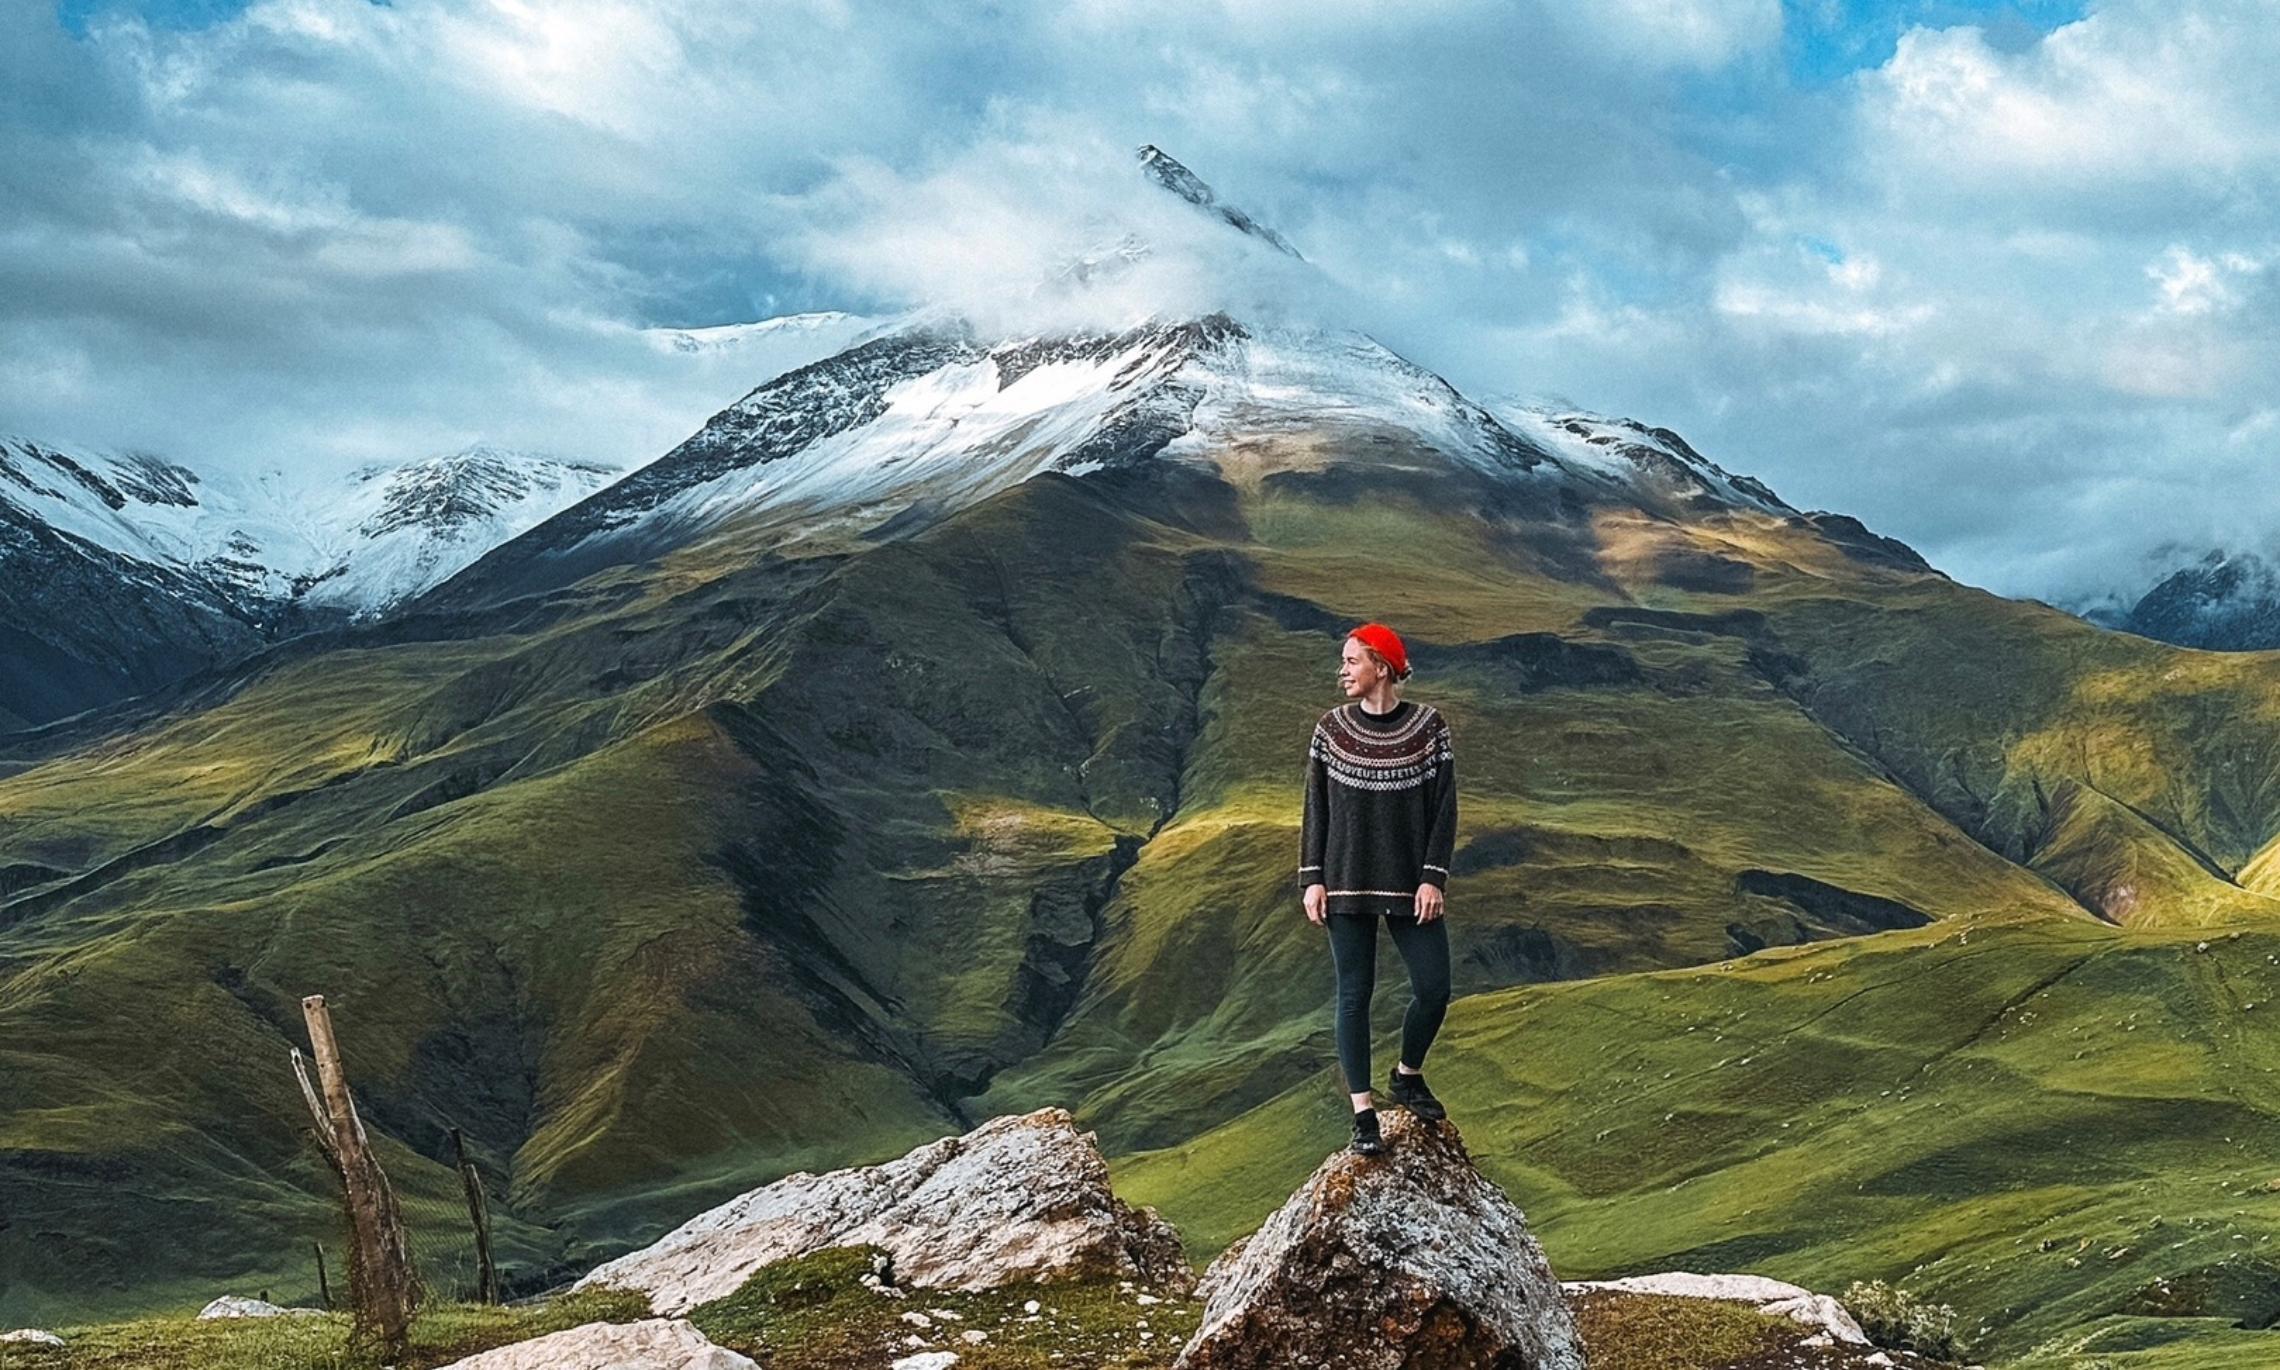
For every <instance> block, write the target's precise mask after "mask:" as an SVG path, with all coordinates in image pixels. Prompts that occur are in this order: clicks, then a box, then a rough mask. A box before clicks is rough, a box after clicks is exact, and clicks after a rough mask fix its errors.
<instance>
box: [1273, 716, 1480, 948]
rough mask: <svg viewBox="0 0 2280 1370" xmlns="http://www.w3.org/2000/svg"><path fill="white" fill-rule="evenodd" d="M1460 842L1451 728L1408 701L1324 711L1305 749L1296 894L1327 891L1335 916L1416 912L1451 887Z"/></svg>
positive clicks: (1445, 720)
mask: <svg viewBox="0 0 2280 1370" xmlns="http://www.w3.org/2000/svg"><path fill="white" fill-rule="evenodd" d="M1456 838H1457V771H1456V756H1455V754H1454V753H1453V752H1452V751H1451V749H1450V744H1449V724H1448V720H1447V719H1444V718H1443V717H1441V711H1440V710H1438V709H1436V708H1434V707H1433V706H1432V705H1430V704H1416V703H1412V702H1411V701H1409V700H1406V699H1405V700H1402V701H1401V702H1400V703H1398V704H1396V705H1394V706H1393V708H1392V709H1390V710H1388V711H1387V712H1385V713H1384V714H1372V713H1370V712H1369V711H1368V710H1366V709H1364V708H1363V707H1362V706H1361V702H1360V701H1359V700H1350V701H1348V702H1346V703H1344V704H1341V705H1339V706H1338V707H1336V708H1334V709H1331V710H1328V711H1327V712H1325V713H1324V714H1323V715H1322V717H1321V719H1320V720H1319V721H1318V722H1316V723H1315V725H1314V737H1313V740H1312V741H1311V742H1309V743H1308V744H1307V748H1306V801H1305V813H1304V817H1303V818H1302V819H1301V821H1300V824H1299V852H1298V887H1299V892H1300V893H1301V894H1304V893H1305V891H1306V887H1307V886H1309V885H1325V886H1328V889H1329V911H1330V912H1331V913H1401V914H1407V913H1414V912H1415V911H1416V907H1417V887H1418V886H1419V885H1421V884H1422V885H1437V886H1440V887H1442V888H1444V889H1445V888H1447V886H1448V882H1449V853H1450V851H1451V849H1452V848H1453V847H1454V846H1455V844H1456Z"/></svg>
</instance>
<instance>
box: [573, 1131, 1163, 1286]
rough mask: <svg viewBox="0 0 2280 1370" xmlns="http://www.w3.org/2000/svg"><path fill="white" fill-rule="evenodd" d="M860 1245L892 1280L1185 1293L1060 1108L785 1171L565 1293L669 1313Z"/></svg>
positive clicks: (1152, 1216)
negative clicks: (628, 1299) (613, 1291)
mask: <svg viewBox="0 0 2280 1370" xmlns="http://www.w3.org/2000/svg"><path fill="white" fill-rule="evenodd" d="M864 1242H869V1243H874V1244H876V1245H878V1246H882V1247H884V1248H886V1250H887V1251H888V1252H889V1253H890V1254H891V1255H892V1256H893V1259H894V1265H893V1270H892V1279H893V1281H894V1282H895V1283H896V1284H898V1285H911V1286H917V1287H922V1288H941V1289H967V1290H973V1289H990V1288H996V1287H998V1286H1001V1285H1008V1284H1020V1283H1027V1282H1034V1281H1044V1280H1055V1279H1071V1278H1084V1277H1107V1278H1112V1279H1130V1280H1133V1281H1135V1282H1138V1283H1141V1284H1144V1285H1146V1286H1147V1287H1149V1288H1153V1289H1158V1290H1161V1291H1164V1292H1166V1293H1172V1294H1186V1293H1187V1292H1189V1291H1190V1290H1191V1289H1192V1288H1193V1287H1194V1284H1195V1276H1194V1272H1193V1271H1192V1270H1190V1269H1189V1267H1188V1263H1187V1257H1186V1256H1185V1255H1184V1254H1182V1252H1181V1250H1180V1238H1179V1233H1178V1232H1177V1231H1176V1230H1174V1229H1173V1227H1172V1225H1171V1224H1170V1223H1168V1222H1165V1221H1164V1220H1163V1219H1162V1218H1160V1217H1158V1216H1157V1215H1156V1210H1155V1209H1153V1208H1139V1209H1135V1208H1133V1207H1132V1206H1130V1205H1129V1204H1126V1203H1125V1202H1124V1201H1123V1200H1121V1199H1119V1198H1117V1197H1116V1196H1115V1195H1114V1194H1113V1193H1111V1192H1110V1190H1109V1183H1108V1163H1107V1161H1105V1160H1104V1159H1102V1157H1101V1154H1100V1148H1099V1146H1098V1144H1097V1139H1096V1138H1095V1136H1094V1135H1093V1134H1092V1133H1090V1132H1079V1131H1077V1128H1076V1124H1075V1122H1074V1120H1073V1119H1072V1118H1071V1117H1070V1116H1069V1112H1068V1110H1067V1109H1062V1108H1042V1109H1039V1110H1037V1111H1036V1112H1034V1113H1026V1114H1018V1115H1009V1116H1007V1117H1003V1118H993V1119H991V1120H990V1121H988V1122H986V1123H983V1124H982V1125H981V1126H979V1127H977V1128H975V1129H974V1130H973V1131H971V1132H967V1133H965V1134H963V1135H960V1136H954V1137H944V1138H941V1139H940V1140H938V1141H933V1142H928V1143H927V1144H926V1145H924V1146H921V1147H918V1148H916V1149H915V1150H913V1151H910V1152H909V1153H907V1154H905V1155H903V1156H901V1157H899V1158H897V1159H895V1160H892V1161H887V1162H885V1163H883V1164H880V1165H872V1166H859V1167H854V1168H850V1169H846V1170H834V1171H830V1172H827V1173H825V1174H821V1175H817V1174H813V1173H810V1172H808V1171H800V1172H798V1173H796V1174H792V1175H787V1176H785V1177H784V1178H783V1179H781V1180H778V1181H776V1182H775V1183H774V1184H770V1185H763V1186H761V1187H760V1188H758V1189H755V1190H752V1191H750V1192H749V1193H746V1194H743V1195H741V1196H739V1197H737V1198H734V1199H731V1200H729V1201H728V1202H727V1203H724V1204H722V1205H720V1206H719V1207H717V1208H714V1209H711V1210H709V1211H707V1212H704V1213H700V1214H698V1215H697V1216H696V1217H694V1218H691V1219H690V1220H689V1221H688V1222H685V1223H683V1224H682V1225H681V1226H679V1227H677V1228H675V1229H674V1230H673V1231H671V1232H669V1233H667V1234H665V1236H663V1237H662V1238H660V1239H658V1241H657V1242H655V1243H654V1244H652V1245H650V1246H647V1247H644V1248H643V1249H641V1250H639V1251H635V1252H632V1253H630V1254H628V1255H624V1256H620V1257H619V1258H618V1259H616V1260H614V1261H610V1262H608V1263H607V1264H605V1265H601V1266H597V1267H595V1268H594V1269H593V1270H592V1271H590V1272H589V1273H588V1274H587V1275H586V1276H585V1277H584V1278H583V1279H580V1280H579V1281H578V1282H577V1284H576V1285H574V1286H572V1287H573V1288H574V1289H585V1288H589V1287H593V1286H608V1287H612V1288H619V1289H636V1290H640V1291H642V1292H644V1293H646V1294H648V1295H649V1301H650V1306H651V1308H652V1309H653V1310H654V1311H656V1312H658V1313H666V1314H671V1313H681V1312H686V1311H687V1310H689V1309H691V1308H694V1307H696V1306H697V1305H698V1304H701V1303H704V1302H706V1301H707V1300H710V1299H716V1298H720V1297H721V1296H723V1295H726V1294H730V1293H734V1292H735V1291H736V1289H737V1288H738V1287H740V1286H741V1285H742V1284H743V1283H744V1281H745V1280H746V1279H747V1278H749V1277H750V1276H751V1274H752V1272H753V1271H755V1270H758V1269H759V1268H760V1267H761V1266H763V1265H767V1264H768V1263H770V1262H771V1261H779V1260H784V1259H786V1258H789V1257H793V1256H804V1255H807V1254H809V1253H810V1252H814V1251H819V1250H822V1249H824V1248H826V1247H833V1246H852V1245H856V1244H859V1243H864Z"/></svg>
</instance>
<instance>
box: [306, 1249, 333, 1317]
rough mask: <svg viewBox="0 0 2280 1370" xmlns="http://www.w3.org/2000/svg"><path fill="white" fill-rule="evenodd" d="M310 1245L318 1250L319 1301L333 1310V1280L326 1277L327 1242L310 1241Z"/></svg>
mask: <svg viewBox="0 0 2280 1370" xmlns="http://www.w3.org/2000/svg"><path fill="white" fill-rule="evenodd" d="M309 1245H310V1246H313V1247H315V1248H316V1251H317V1301H318V1302H319V1303H322V1304H323V1305H324V1306H325V1310H326V1311H327V1312H330V1311H332V1281H330V1280H328V1279H326V1278H325V1244H324V1243H323V1242H310V1243H309Z"/></svg>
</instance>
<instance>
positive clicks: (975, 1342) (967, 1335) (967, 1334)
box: [958, 1327, 990, 1346]
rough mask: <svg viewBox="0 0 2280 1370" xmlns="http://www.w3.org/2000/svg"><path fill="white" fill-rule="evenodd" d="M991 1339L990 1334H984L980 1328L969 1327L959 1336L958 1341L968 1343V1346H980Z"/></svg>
mask: <svg viewBox="0 0 2280 1370" xmlns="http://www.w3.org/2000/svg"><path fill="white" fill-rule="evenodd" d="M989 1339H990V1334H989V1333H987V1332H984V1331H983V1330H982V1329H981V1328H979V1327H969V1328H967V1329H966V1330H965V1331H963V1332H960V1333H959V1334H958V1340H960V1341H962V1342H964V1343H966V1344H967V1345H968V1346H980V1345H981V1344H982V1343H983V1342H985V1341H988V1340H989Z"/></svg>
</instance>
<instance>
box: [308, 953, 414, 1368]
mask: <svg viewBox="0 0 2280 1370" xmlns="http://www.w3.org/2000/svg"><path fill="white" fill-rule="evenodd" d="M301 1016H302V1017H303V1018H305V1019H306V1020H307V1021H308V1025H309V1048H310V1051H311V1054H313V1055H314V1056H315V1057H316V1058H317V1080H318V1083H319V1087H321V1089H322V1091H323V1098H322V1100H320V1099H319V1098H318V1090H317V1089H316V1088H312V1087H311V1086H310V1084H309V1073H308V1071H307V1070H306V1069H305V1068H304V1066H303V1064H302V1059H301V1051H300V1048H298V1047H295V1048H294V1049H293V1073H294V1074H295V1075H296V1076H298V1077H299V1078H300V1081H301V1093H302V1097H304V1098H305V1099H307V1100H308V1104H309V1112H310V1113H311V1114H312V1115H313V1116H314V1117H315V1118H316V1122H317V1140H318V1141H319V1142H320V1143H322V1144H323V1146H324V1148H325V1155H326V1157H327V1158H328V1159H330V1160H331V1161H332V1163H333V1171H334V1173H335V1174H337V1175H338V1176H339V1177H340V1184H341V1194H342V1198H343V1201H344V1202H345V1203H346V1205H347V1207H348V1223H349V1248H348V1299H349V1304H350V1306H351V1308H352V1309H353V1310H354V1312H355V1315H356V1326H357V1330H358V1331H359V1332H364V1331H370V1332H372V1333H375V1334H377V1335H378V1336H379V1338H380V1340H381V1344H382V1345H383V1346H384V1347H385V1348H386V1350H387V1351H388V1353H389V1354H390V1355H391V1356H399V1357H400V1356H402V1355H403V1354H404V1352H405V1350H406V1347H407V1344H408V1339H409V1338H408V1333H409V1329H410V1326H411V1320H412V1310H413V1309H414V1308H416V1307H417V1306H418V1303H419V1293H420V1291H419V1276H418V1273H417V1272H416V1271H415V1270H414V1269H413V1268H412V1253H411V1247H410V1246H409V1244H407V1243H406V1241H405V1239H404V1216H403V1211H402V1210H401V1209H400V1208H398V1207H397V1205H396V1192H395V1190H394V1189H392V1188H391V1187H390V1186H389V1184H388V1177H387V1175H386V1174H384V1173H383V1172H382V1171H381V1169H380V1162H379V1159H378V1158H377V1157H375V1156H374V1155H373V1154H372V1143H371V1140H370V1139H369V1138H368V1137H366V1136H365V1134H364V1121H363V1120H362V1119H361V1118H359V1117H357V1115H356V1101H355V1099H354V1098H352V1097H351V1096H350V1095H349V1092H348V1074H347V1072H346V1071H345V1070H344V1069H342V1067H341V1062H340V1044H339V1043H338V1042H337V1041H336V1040H334V1038H333V1028H332V1015H331V1013H330V1012H328V1011H327V1010H326V1008H325V997H324V996H323V995H321V994H312V995H309V996H308V997H306V998H304V999H302V1000H301Z"/></svg>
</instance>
